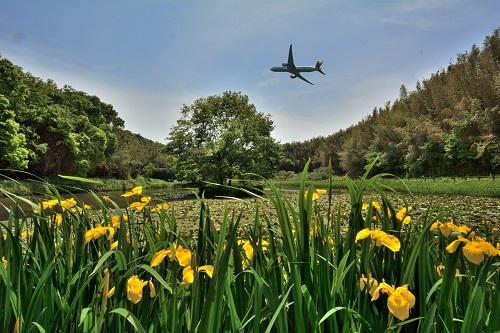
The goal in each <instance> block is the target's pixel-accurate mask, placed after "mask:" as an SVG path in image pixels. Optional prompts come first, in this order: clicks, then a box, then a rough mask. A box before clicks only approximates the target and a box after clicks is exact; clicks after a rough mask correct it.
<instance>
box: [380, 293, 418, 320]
mask: <svg viewBox="0 0 500 333" xmlns="http://www.w3.org/2000/svg"><path fill="white" fill-rule="evenodd" d="M414 306H415V296H414V295H413V294H412V293H411V292H410V291H409V290H408V286H406V285H404V286H402V287H398V288H396V290H395V291H394V292H393V293H391V295H390V296H389V298H388V299H387V307H388V308H389V311H390V312H391V313H392V315H393V316H394V317H396V318H398V319H399V320H406V319H407V318H408V317H409V316H410V309H411V308H413V307H414Z"/></svg>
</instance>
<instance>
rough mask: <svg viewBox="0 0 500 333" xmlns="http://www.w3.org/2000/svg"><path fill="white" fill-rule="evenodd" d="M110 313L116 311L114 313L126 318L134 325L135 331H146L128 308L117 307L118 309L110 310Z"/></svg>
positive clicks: (144, 332)
mask: <svg viewBox="0 0 500 333" xmlns="http://www.w3.org/2000/svg"><path fill="white" fill-rule="evenodd" d="M110 313H116V314H118V315H120V316H122V317H123V318H125V319H127V320H128V322H129V323H130V324H131V325H132V326H133V327H134V329H135V331H136V332H140V333H146V331H145V330H144V327H142V325H141V323H140V321H139V320H138V319H137V318H136V316H134V315H133V314H132V312H130V311H129V310H127V309H124V308H118V309H114V310H112V311H110Z"/></svg>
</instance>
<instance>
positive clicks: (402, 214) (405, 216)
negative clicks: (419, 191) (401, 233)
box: [396, 206, 413, 224]
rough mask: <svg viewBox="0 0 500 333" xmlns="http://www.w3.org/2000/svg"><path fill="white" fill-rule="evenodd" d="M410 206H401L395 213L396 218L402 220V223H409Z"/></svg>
mask: <svg viewBox="0 0 500 333" xmlns="http://www.w3.org/2000/svg"><path fill="white" fill-rule="evenodd" d="M412 209H413V208H412V207H411V206H409V207H403V208H401V209H400V210H399V211H398V212H397V213H396V218H397V219H398V220H399V221H400V222H403V223H404V224H409V223H410V222H411V217H410V215H409V214H410V212H411V211H412Z"/></svg>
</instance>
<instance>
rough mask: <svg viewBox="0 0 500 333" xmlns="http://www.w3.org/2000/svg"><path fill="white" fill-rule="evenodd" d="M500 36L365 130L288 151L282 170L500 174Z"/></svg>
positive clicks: (362, 126) (382, 110)
mask: <svg viewBox="0 0 500 333" xmlns="http://www.w3.org/2000/svg"><path fill="white" fill-rule="evenodd" d="M499 137H500V31H499V29H496V30H495V31H494V32H493V34H492V35H491V36H488V37H486V38H485V40H484V43H483V45H482V47H481V48H480V47H478V46H476V45H473V46H472V48H471V50H470V51H469V52H466V53H464V54H459V55H458V56H457V59H456V61H455V63H452V64H449V65H448V67H447V68H446V69H442V70H439V71H437V72H436V73H434V74H432V75H431V76H430V78H428V79H425V80H423V81H422V82H417V83H416V89H415V90H412V91H408V89H407V88H406V87H405V86H404V85H402V86H401V87H400V97H399V99H397V100H396V101H394V102H393V103H390V102H388V103H387V104H386V105H385V106H384V107H378V108H375V109H373V111H372V112H371V113H370V114H368V115H367V116H366V117H365V118H364V119H363V120H361V121H360V122H359V123H358V124H356V125H354V126H351V127H349V128H347V129H345V130H341V131H339V132H336V133H334V134H332V135H330V136H327V137H318V138H314V139H311V140H308V141H305V142H293V143H288V144H284V151H285V158H284V159H283V160H282V163H281V169H282V170H286V171H300V170H302V168H303V167H304V164H305V163H306V161H307V160H308V159H309V158H311V160H312V167H313V168H318V167H326V166H327V165H328V161H329V159H331V160H332V163H333V166H334V170H335V173H336V174H349V175H351V176H358V175H360V174H361V173H362V171H363V169H364V166H365V165H367V163H369V162H370V161H372V160H373V159H374V158H376V156H380V161H379V163H378V164H377V169H378V170H377V171H384V172H391V173H394V174H396V175H401V176H405V175H406V176H422V175H424V176H451V175H459V176H460V175H489V174H491V173H497V174H498V173H499V172H500V138H499Z"/></svg>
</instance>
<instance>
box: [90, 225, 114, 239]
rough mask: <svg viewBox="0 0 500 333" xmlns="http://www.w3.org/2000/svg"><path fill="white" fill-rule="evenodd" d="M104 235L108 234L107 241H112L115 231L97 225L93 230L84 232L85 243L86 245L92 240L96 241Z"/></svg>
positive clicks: (111, 228)
mask: <svg viewBox="0 0 500 333" xmlns="http://www.w3.org/2000/svg"><path fill="white" fill-rule="evenodd" d="M106 234H108V237H107V239H108V240H111V239H113V236H114V235H115V229H114V228H113V227H102V226H100V225H98V226H97V227H95V228H92V229H90V230H87V231H85V235H84V237H85V243H88V242H90V241H91V240H93V239H98V238H100V237H102V236H105V235H106Z"/></svg>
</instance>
